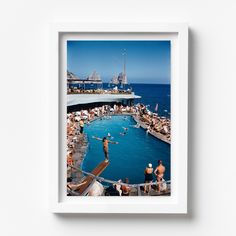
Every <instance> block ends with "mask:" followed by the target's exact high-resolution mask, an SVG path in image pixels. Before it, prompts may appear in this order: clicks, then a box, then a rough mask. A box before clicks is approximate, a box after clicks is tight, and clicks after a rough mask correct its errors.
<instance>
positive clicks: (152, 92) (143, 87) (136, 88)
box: [103, 83, 171, 118]
mask: <svg viewBox="0 0 236 236" xmlns="http://www.w3.org/2000/svg"><path fill="white" fill-rule="evenodd" d="M113 87H114V86H113ZM103 88H104V89H108V88H111V87H109V85H108V84H107V83H104V84H103ZM125 88H132V91H133V92H134V93H135V94H136V95H139V96H141V99H136V101H135V103H143V104H144V105H148V109H149V110H150V111H152V112H155V107H156V104H158V114H159V115H160V116H165V117H168V118H170V92H171V91H170V85H169V84H130V85H126V86H125Z"/></svg>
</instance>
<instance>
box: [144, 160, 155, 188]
mask: <svg viewBox="0 0 236 236" xmlns="http://www.w3.org/2000/svg"><path fill="white" fill-rule="evenodd" d="M144 176H145V183H151V182H152V181H153V168H152V164H151V163H149V164H148V166H147V167H146V169H145V170H144ZM150 191H151V185H148V186H147V185H145V186H144V192H145V193H149V192H150Z"/></svg>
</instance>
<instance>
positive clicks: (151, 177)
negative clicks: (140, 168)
mask: <svg viewBox="0 0 236 236" xmlns="http://www.w3.org/2000/svg"><path fill="white" fill-rule="evenodd" d="M152 180H153V175H152V173H150V174H149V173H146V174H145V182H151V181H152Z"/></svg>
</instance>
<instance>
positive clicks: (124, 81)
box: [123, 49, 127, 84]
mask: <svg viewBox="0 0 236 236" xmlns="http://www.w3.org/2000/svg"><path fill="white" fill-rule="evenodd" d="M123 56H124V72H123V73H124V78H123V84H127V77H126V49H124V52H123Z"/></svg>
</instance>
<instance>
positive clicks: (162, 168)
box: [154, 160, 166, 192]
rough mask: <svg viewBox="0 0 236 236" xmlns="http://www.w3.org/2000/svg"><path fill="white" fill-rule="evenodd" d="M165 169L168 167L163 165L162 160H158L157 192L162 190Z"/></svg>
mask: <svg viewBox="0 0 236 236" xmlns="http://www.w3.org/2000/svg"><path fill="white" fill-rule="evenodd" d="M165 171H166V168H165V166H164V165H163V163H162V160H158V166H157V167H156V169H155V171H154V174H155V176H156V178H157V182H159V183H158V184H157V192H160V191H161V182H162V180H163V177H164V173H165Z"/></svg>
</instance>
